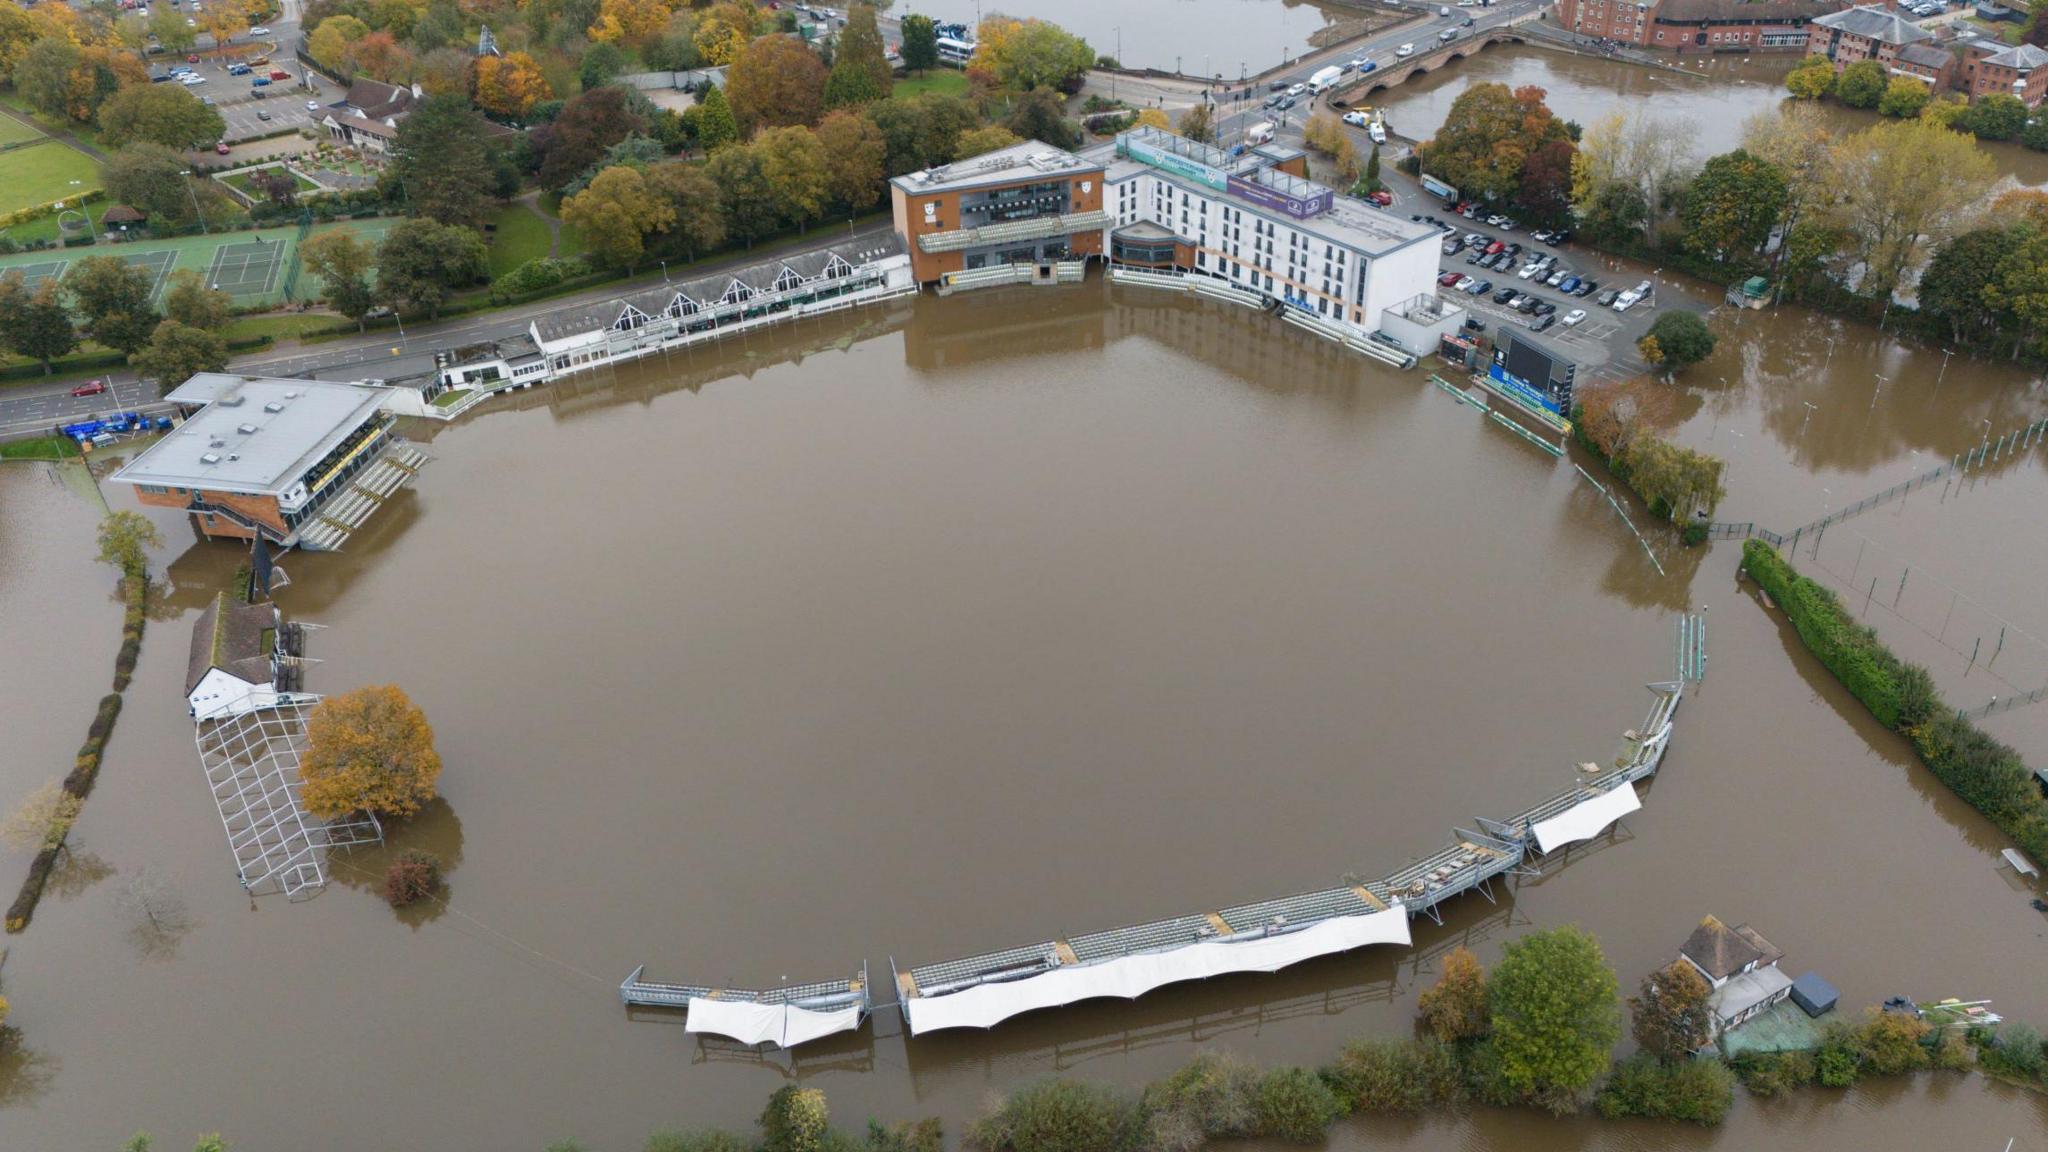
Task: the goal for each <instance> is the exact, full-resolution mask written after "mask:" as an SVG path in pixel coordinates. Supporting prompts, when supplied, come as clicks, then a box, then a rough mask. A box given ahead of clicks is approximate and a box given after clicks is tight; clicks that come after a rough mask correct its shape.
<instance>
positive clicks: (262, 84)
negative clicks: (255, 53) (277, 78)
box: [249, 76, 270, 88]
mask: <svg viewBox="0 0 2048 1152" xmlns="http://www.w3.org/2000/svg"><path fill="white" fill-rule="evenodd" d="M249 87H251V88H268V87H270V77H268V76H258V77H255V78H254V79H252V80H250V81H249Z"/></svg>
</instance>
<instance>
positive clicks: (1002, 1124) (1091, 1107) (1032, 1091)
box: [967, 1080, 1144, 1152]
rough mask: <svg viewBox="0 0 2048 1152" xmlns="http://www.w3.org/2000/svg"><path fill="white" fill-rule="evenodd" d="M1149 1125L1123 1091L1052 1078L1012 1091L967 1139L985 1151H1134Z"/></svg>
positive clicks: (971, 1130)
mask: <svg viewBox="0 0 2048 1152" xmlns="http://www.w3.org/2000/svg"><path fill="white" fill-rule="evenodd" d="M1143 1125H1144V1118H1143V1117H1142V1116H1141V1115H1140V1114H1139V1112H1138V1109H1137V1106H1136V1104H1135V1102H1134V1101H1131V1100H1129V1099H1127V1098H1125V1097H1124V1096H1122V1095H1121V1094H1119V1093H1116V1092H1112V1091H1111V1090H1109V1089H1107V1088H1104V1087H1101V1086H1099V1085H1095V1084H1083V1083H1080V1082H1078V1081H1074V1080H1048V1081H1045V1082H1043V1083H1039V1084H1034V1085H1031V1086H1030V1087H1027V1088H1023V1089H1020V1090H1018V1091H1016V1092H1012V1093H1010V1095H1009V1097H1008V1098H1007V1099H1005V1100H1003V1101H1002V1103H1001V1104H1000V1105H999V1106H997V1107H996V1108H995V1109H994V1110H993V1111H991V1112H990V1113H988V1114H987V1115H985V1116H983V1117H982V1118H981V1119H980V1120H978V1121H976V1122H975V1123H974V1125H973V1126H972V1127H971V1128H969V1129H968V1134H967V1139H968V1143H969V1144H970V1145H971V1146H973V1147H974V1148H977V1149H979V1150H980V1152H1128V1150H1129V1149H1131V1148H1133V1147H1135V1146H1136V1145H1137V1143H1138V1141H1139V1139H1140V1138H1141V1137H1142V1136H1143V1134H1144V1128H1143Z"/></svg>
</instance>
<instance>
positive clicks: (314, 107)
mask: <svg viewBox="0 0 2048 1152" xmlns="http://www.w3.org/2000/svg"><path fill="white" fill-rule="evenodd" d="M319 110H320V102H319V101H318V100H308V101H306V111H308V112H318V111H319Z"/></svg>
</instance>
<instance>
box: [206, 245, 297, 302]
mask: <svg viewBox="0 0 2048 1152" xmlns="http://www.w3.org/2000/svg"><path fill="white" fill-rule="evenodd" d="M291 247H292V246H291V245H290V244H287V243H286V241H285V239H284V238H283V237H279V238H277V239H275V240H262V239H257V240H247V241H236V242H235V243H232V244H222V245H221V246H220V247H219V248H217V249H215V251H214V254H213V266H212V267H211V268H209V269H207V272H206V283H207V286H208V287H212V288H218V289H220V290H221V291H223V292H225V293H227V294H228V295H230V296H233V297H234V298H235V299H236V300H238V301H242V302H244V303H247V302H249V301H251V300H254V299H257V298H258V297H262V296H266V295H268V294H270V293H272V292H274V291H276V290H277V287H278V283H277V281H278V277H280V276H282V275H284V263H285V260H286V258H287V257H288V256H289V255H290V250H291Z"/></svg>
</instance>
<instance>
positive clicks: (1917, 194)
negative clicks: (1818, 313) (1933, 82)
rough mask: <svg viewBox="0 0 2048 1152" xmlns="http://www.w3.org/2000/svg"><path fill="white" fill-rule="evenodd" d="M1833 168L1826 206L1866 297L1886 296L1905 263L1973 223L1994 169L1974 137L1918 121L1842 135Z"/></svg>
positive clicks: (1881, 297) (1874, 298)
mask: <svg viewBox="0 0 2048 1152" xmlns="http://www.w3.org/2000/svg"><path fill="white" fill-rule="evenodd" d="M1835 167H1836V170H1837V171H1838V173H1839V182H1838V183H1837V185H1836V191H1837V197H1836V199H1835V202H1834V203H1833V204H1831V205H1829V210H1830V211H1831V213H1832V214H1833V215H1834V217H1835V218H1836V219H1837V220H1838V221H1839V223H1840V226H1841V228H1842V229H1843V231H1844V232H1846V233H1847V234H1848V237H1849V242H1850V246H1851V249H1852V251H1851V255H1852V256H1853V257H1854V258H1855V259H1856V260H1858V261H1860V262H1862V263H1863V265H1864V275H1863V280H1862V283H1861V285H1860V288H1861V291H1862V293H1863V295H1865V296H1866V297H1868V298H1869V299H1872V300H1889V299H1890V297H1891V293H1892V290H1893V289H1894V288H1895V287H1897V286H1898V283H1899V280H1900V278H1901V276H1902V275H1903V274H1904V272H1905V269H1906V268H1907V267H1908V266H1909V265H1911V264H1913V263H1914V262H1915V261H1916V260H1918V259H1919V258H1920V257H1921V256H1922V254H1923V253H1925V252H1926V251H1928V250H1930V249H1934V248H1939V247H1940V246H1941V245H1942V244H1944V243H1947V241H1948V239H1949V237H1951V236H1954V235H1956V234H1957V233H1959V232H1961V231H1963V230H1965V229H1966V228H1968V227H1969V226H1970V224H1971V223H1973V222H1974V217H1975V215H1976V212H1977V210H1978V207H1979V206H1980V204H1981V202H1982V201H1983V198H1984V193H1985V191H1986V190H1988V189H1989V188H1990V186H1991V181H1992V178H1993V171H1994V164H1993V162H1992V159H1991V157H1990V155H1989V154H1988V153H1986V152H1985V151H1984V150H1983V149H1982V148H1980V147H1978V146H1977V142H1976V141H1975V140H1972V139H1971V138H1970V137H1968V136H1965V135H1963V134H1962V133H1960V132H1953V131H1950V130H1949V129H1946V128H1942V127H1940V126H1938V125H1934V124H1928V123H1925V122H1924V121H1919V120H1901V121H1885V122H1882V123H1879V124H1874V125H1872V126H1871V127H1869V128H1866V129H1864V130H1863V131H1861V132H1858V133H1856V134H1855V135H1853V136H1850V137H1848V138H1847V139H1845V140H1843V141H1841V142H1840V143H1839V144H1838V145H1837V146H1836V165H1835Z"/></svg>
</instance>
